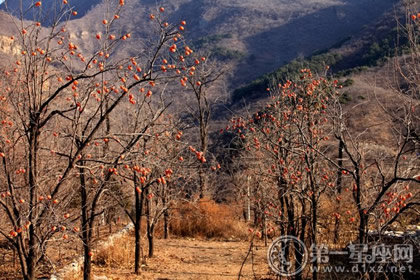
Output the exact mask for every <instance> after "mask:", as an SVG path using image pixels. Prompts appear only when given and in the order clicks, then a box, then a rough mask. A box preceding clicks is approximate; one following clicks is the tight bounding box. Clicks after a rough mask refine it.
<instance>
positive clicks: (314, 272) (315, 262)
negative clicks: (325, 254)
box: [312, 193, 318, 280]
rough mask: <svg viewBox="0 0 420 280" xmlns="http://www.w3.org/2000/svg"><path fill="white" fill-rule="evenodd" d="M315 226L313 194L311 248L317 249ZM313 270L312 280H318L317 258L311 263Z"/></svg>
mask: <svg viewBox="0 0 420 280" xmlns="http://www.w3.org/2000/svg"><path fill="white" fill-rule="evenodd" d="M317 225H318V204H317V201H316V198H315V193H314V194H313V195H312V246H314V248H317V246H318V245H317V240H316V237H317V234H316V230H317ZM312 265H313V267H314V270H313V271H312V280H317V279H318V258H314V261H313V264H312Z"/></svg>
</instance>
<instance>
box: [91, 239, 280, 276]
mask: <svg viewBox="0 0 420 280" xmlns="http://www.w3.org/2000/svg"><path fill="white" fill-rule="evenodd" d="M248 249H249V243H247V242H221V241H203V240H194V239H190V240H188V239H170V240H157V242H156V254H155V257H154V258H152V259H149V260H147V264H146V265H145V266H144V267H143V272H142V275H141V276H137V277H136V276H134V275H133V274H131V270H130V269H129V268H125V269H122V268H121V267H120V268H117V267H113V268H110V267H107V268H99V267H96V268H95V274H96V275H98V276H100V275H105V276H107V277H108V279H113V280H118V279H121V280H122V279H155V280H169V279H170V280H174V279H182V280H189V279H194V280H196V279H200V280H206V279H212V280H213V279H216V280H221V279H226V280H230V279H238V273H239V270H240V267H241V264H242V262H243V260H244V258H245V256H246V254H247V252H248ZM266 252H267V248H266V247H264V246H263V244H258V245H257V246H256V247H255V249H254V261H253V263H254V265H252V262H251V255H250V257H249V258H248V261H247V262H246V263H245V266H244V269H243V273H242V276H243V277H241V279H274V278H270V276H269V274H268V273H269V267H268V265H267V261H266ZM253 271H254V272H253ZM254 275H255V276H256V278H254Z"/></svg>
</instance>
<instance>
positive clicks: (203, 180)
mask: <svg viewBox="0 0 420 280" xmlns="http://www.w3.org/2000/svg"><path fill="white" fill-rule="evenodd" d="M198 176H199V181H200V198H204V197H205V196H206V195H208V190H207V174H206V172H205V171H204V168H203V167H202V166H200V167H199V170H198Z"/></svg>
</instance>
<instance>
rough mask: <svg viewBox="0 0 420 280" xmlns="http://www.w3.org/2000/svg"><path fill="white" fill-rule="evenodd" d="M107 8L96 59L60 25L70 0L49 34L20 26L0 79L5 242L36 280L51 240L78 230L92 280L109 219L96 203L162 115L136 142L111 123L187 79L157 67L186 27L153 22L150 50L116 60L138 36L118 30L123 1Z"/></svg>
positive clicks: (97, 37)
mask: <svg viewBox="0 0 420 280" xmlns="http://www.w3.org/2000/svg"><path fill="white" fill-rule="evenodd" d="M108 4H109V5H110V11H113V13H112V15H111V14H110V17H109V18H106V19H103V20H102V23H103V26H104V29H103V30H100V31H98V33H97V34H96V35H95V34H94V35H93V38H92V41H96V43H94V44H95V52H94V53H92V54H88V53H82V51H81V50H80V49H79V47H78V46H77V44H76V43H74V42H73V41H72V40H71V37H70V35H69V32H68V31H67V29H66V28H67V22H66V21H64V22H60V20H62V19H68V18H71V16H72V15H73V16H74V15H75V14H76V13H77V11H75V10H73V9H72V8H71V6H69V3H68V1H58V2H57V5H58V6H60V7H61V9H60V13H61V14H60V16H58V17H56V19H57V22H55V23H53V24H51V25H50V26H49V27H42V26H41V24H40V23H39V22H27V21H24V20H23V19H21V20H17V19H14V18H13V20H14V22H15V25H16V29H17V30H19V33H18V34H15V35H14V36H13V37H11V38H10V40H12V41H13V42H14V44H15V45H16V47H17V48H19V49H20V50H21V51H20V54H19V55H16V56H13V57H10V64H9V66H8V67H7V68H6V69H3V74H4V75H2V77H1V87H2V89H3V91H2V101H1V102H2V106H1V107H2V111H1V115H2V118H3V119H2V121H3V124H4V126H3V131H2V137H1V147H0V150H1V153H0V156H1V159H2V173H1V175H0V177H1V180H2V181H3V183H2V187H1V189H0V192H1V200H0V206H1V208H0V209H1V214H2V215H5V216H6V217H7V222H6V223H5V224H2V225H1V226H0V234H1V235H3V236H4V237H5V238H7V239H8V240H9V241H10V242H11V243H12V244H13V246H14V247H15V248H16V250H17V252H18V256H19V259H20V266H21V273H22V276H23V278H24V279H35V278H36V275H37V271H38V268H39V265H40V263H41V262H42V261H43V259H44V258H45V256H46V248H47V246H48V244H49V243H48V241H49V240H51V238H57V236H58V235H59V236H60V238H64V239H66V238H67V237H68V234H70V233H74V234H79V232H80V237H81V239H82V241H83V246H84V256H85V263H84V279H90V274H91V273H90V263H91V257H92V251H91V238H92V229H93V224H94V221H95V217H97V216H98V215H99V214H100V213H101V212H102V211H101V209H98V205H100V201H101V199H102V198H103V197H104V195H106V193H107V191H108V190H109V188H110V186H111V185H112V183H113V180H112V178H113V177H115V176H118V168H119V166H120V165H121V163H122V162H123V160H124V158H125V157H126V156H127V155H128V154H129V153H130V152H131V151H132V149H133V147H135V144H136V143H138V141H139V140H140V139H141V138H142V137H143V135H142V133H144V131H143V130H144V129H145V128H146V127H147V126H148V124H147V123H149V124H151V123H153V122H154V121H155V120H156V119H157V118H158V116H159V114H158V113H156V112H158V111H159V110H155V111H153V110H152V111H149V112H155V113H156V114H154V115H153V116H154V117H152V118H151V119H149V120H148V121H147V122H144V123H143V126H141V127H138V130H137V131H136V135H134V136H133V135H130V137H125V138H124V137H122V136H120V137H119V136H118V135H116V132H115V131H112V130H111V129H110V125H109V124H108V123H109V122H111V119H112V118H115V116H120V115H123V113H122V112H126V110H135V109H134V108H133V107H130V106H133V105H136V104H137V102H138V100H143V101H142V102H143V103H142V104H144V106H145V107H147V106H149V105H150V104H151V103H150V102H148V101H147V100H148V99H149V98H152V94H153V87H154V86H155V85H157V84H159V83H160V82H161V81H162V80H165V79H170V78H171V77H172V76H176V75H177V74H175V71H176V70H178V71H181V70H179V69H177V66H175V65H174V64H170V65H166V66H165V65H158V62H159V64H160V63H161V61H163V60H162V58H161V57H162V56H166V57H168V56H170V54H172V53H175V52H176V51H177V50H176V48H177V45H176V43H174V41H175V42H176V41H177V40H178V39H179V38H181V37H182V36H181V35H180V34H179V31H178V29H181V28H179V26H177V25H169V24H168V23H166V22H161V21H159V20H155V19H156V17H155V16H154V15H150V19H151V20H152V24H155V25H156V26H157V28H156V30H157V33H156V36H155V37H154V38H153V39H151V41H152V42H153V43H152V44H151V45H150V46H148V50H147V51H146V52H143V51H142V50H139V53H138V55H134V56H132V57H126V58H125V57H116V56H115V55H114V54H115V52H114V50H115V49H116V48H122V47H124V41H126V40H129V39H130V37H131V35H130V33H124V34H120V33H119V32H120V31H118V30H119V29H118V28H117V27H114V24H116V22H117V21H118V19H119V16H120V15H119V14H120V11H121V9H123V6H124V1H115V2H114V1H109V2H108ZM41 8H42V1H38V2H35V3H34V4H33V5H32V6H31V7H29V10H33V11H34V14H37V11H38V9H41ZM160 11H161V12H163V11H164V9H161V10H160ZM39 14H41V13H39ZM180 26H181V27H182V26H183V25H182V24H181V25H180ZM182 29H183V27H182ZM171 70H173V72H174V74H170V73H169V72H171ZM178 71H177V72H178ZM138 96H139V97H138ZM131 108H132V109H131ZM146 117H148V115H147V116H146ZM123 138H124V139H123ZM123 140H124V141H123ZM116 146H118V147H119V149H115V148H114V147H116ZM75 177H76V178H77V180H75ZM75 182H78V184H79V192H77V191H75V189H74V187H73V186H74V183H75ZM74 199H80V207H81V208H80V209H81V217H80V218H81V222H80V226H78V225H77V223H76V220H77V217H78V216H79V214H78V211H77V210H76V209H77V208H73V209H74V211H73V210H72V207H70V205H71V202H72V201H74Z"/></svg>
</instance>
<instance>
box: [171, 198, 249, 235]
mask: <svg viewBox="0 0 420 280" xmlns="http://www.w3.org/2000/svg"><path fill="white" fill-rule="evenodd" d="M240 217H241V215H240V211H239V209H236V208H235V207H234V206H230V205H226V204H218V203H216V202H214V201H213V200H209V199H201V200H200V201H198V202H196V203H193V202H184V203H179V204H178V205H177V206H176V207H175V209H174V211H173V213H172V218H171V222H170V231H171V233H172V234H173V235H178V236H182V237H206V238H223V239H227V238H246V236H247V231H246V228H247V227H246V224H245V223H244V222H242V221H241V220H240Z"/></svg>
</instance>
